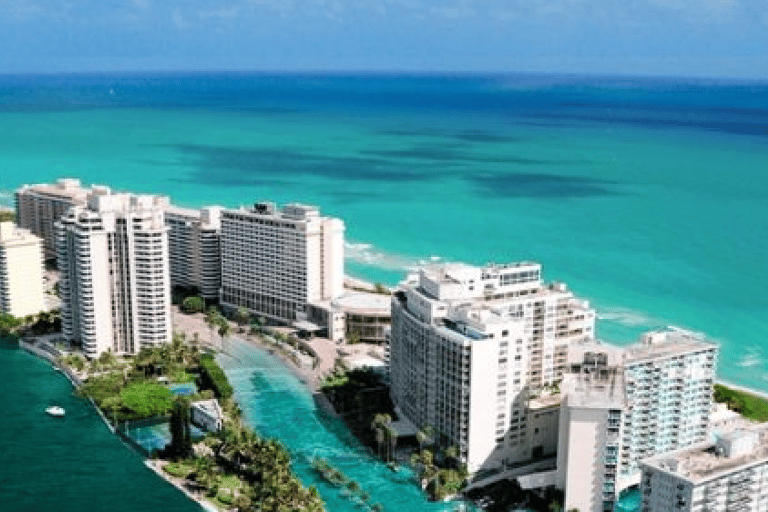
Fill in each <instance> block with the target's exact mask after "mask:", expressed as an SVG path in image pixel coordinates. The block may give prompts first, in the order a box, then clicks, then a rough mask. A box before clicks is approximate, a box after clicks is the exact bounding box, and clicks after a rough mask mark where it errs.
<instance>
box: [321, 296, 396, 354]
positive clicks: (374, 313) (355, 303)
mask: <svg viewBox="0 0 768 512" xmlns="http://www.w3.org/2000/svg"><path fill="white" fill-rule="evenodd" d="M308 311H309V314H308V320H309V321H311V322H314V323H315V324H317V325H318V326H321V327H323V328H325V329H326V331H327V332H328V339H330V340H333V341H336V342H341V341H343V340H345V339H349V338H350V337H351V336H355V337H357V339H358V340H359V341H361V342H364V343H376V344H384V343H386V342H387V335H388V334H389V329H390V325H391V323H392V296H391V295H387V294H381V293H373V292H365V291H359V290H355V291H352V290H345V291H344V293H343V294H342V295H340V296H339V297H336V298H334V299H332V300H326V301H322V302H315V303H312V304H310V305H309V310H308Z"/></svg>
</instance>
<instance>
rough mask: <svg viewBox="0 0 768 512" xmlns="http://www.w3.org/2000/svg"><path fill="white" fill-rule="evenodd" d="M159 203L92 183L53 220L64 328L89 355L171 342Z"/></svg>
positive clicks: (165, 240) (127, 351) (133, 351)
mask: <svg viewBox="0 0 768 512" xmlns="http://www.w3.org/2000/svg"><path fill="white" fill-rule="evenodd" d="M165 206H167V200H166V199H165V198H163V197H157V196H134V195H131V194H109V193H108V192H106V191H103V193H99V192H98V191H97V192H95V193H93V194H91V195H90V196H89V197H88V204H87V206H75V207H73V208H71V209H70V210H69V211H68V212H67V214H66V215H65V216H64V217H63V218H62V219H61V221H59V222H58V223H57V224H56V233H57V250H58V258H57V259H58V265H59V270H60V271H61V280H60V285H59V286H60V291H61V299H62V329H63V334H64V337H65V338H66V339H67V340H68V341H70V342H74V343H77V344H82V347H83V350H84V352H85V353H86V355H87V356H88V357H91V358H93V357H98V356H99V354H101V353H103V352H105V351H111V352H113V353H116V354H136V353H137V352H138V351H139V350H140V349H141V348H142V347H150V346H157V345H159V344H162V343H166V342H170V339H171V314H170V276H169V269H168V228H167V227H166V226H165V224H164V222H163V208H164V207H165Z"/></svg>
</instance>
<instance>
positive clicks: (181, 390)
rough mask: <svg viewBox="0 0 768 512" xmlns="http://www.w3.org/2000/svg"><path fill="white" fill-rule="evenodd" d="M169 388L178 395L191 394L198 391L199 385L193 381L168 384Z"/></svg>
mask: <svg viewBox="0 0 768 512" xmlns="http://www.w3.org/2000/svg"><path fill="white" fill-rule="evenodd" d="M168 389H170V390H171V393H173V394H174V395H176V396H190V395H194V394H195V393H197V386H196V385H195V384H194V383H192V382H190V383H188V384H171V385H170V386H168Z"/></svg>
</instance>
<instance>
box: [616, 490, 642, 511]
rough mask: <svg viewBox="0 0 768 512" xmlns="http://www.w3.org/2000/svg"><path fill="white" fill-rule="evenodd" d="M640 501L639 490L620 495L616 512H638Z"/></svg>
mask: <svg viewBox="0 0 768 512" xmlns="http://www.w3.org/2000/svg"><path fill="white" fill-rule="evenodd" d="M641 504H642V499H641V496H640V490H639V489H631V490H629V491H627V492H625V493H623V494H622V495H621V498H620V499H619V502H618V503H617V506H616V512H640V505H641Z"/></svg>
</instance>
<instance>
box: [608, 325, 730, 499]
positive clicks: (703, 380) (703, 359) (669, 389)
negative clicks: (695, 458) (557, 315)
mask: <svg viewBox="0 0 768 512" xmlns="http://www.w3.org/2000/svg"><path fill="white" fill-rule="evenodd" d="M718 350H719V349H718V346H717V345H716V344H714V343H712V342H708V341H705V340H702V339H700V338H699V337H697V336H695V335H692V334H690V333H687V332H685V331H678V330H669V331H658V332H651V333H647V334H644V335H643V336H642V338H641V340H640V343H638V344H636V345H633V346H631V347H629V348H628V349H627V350H626V351H625V353H624V360H623V363H622V364H623V367H624V379H625V393H626V399H627V411H626V414H625V415H624V420H623V421H624V427H623V435H622V447H621V450H622V453H621V464H620V466H619V475H618V477H619V484H620V485H621V487H622V488H625V487H627V486H629V485H635V484H637V483H638V482H639V475H640V467H639V466H638V461H639V460H640V459H642V458H645V457H650V456H652V455H655V454H657V453H664V452H666V451H670V450H675V449H677V448H681V447H684V446H690V445H692V444H694V443H700V442H702V441H705V440H706V439H707V431H708V427H709V417H710V414H711V413H712V385H713V384H714V379H715V372H716V365H717V354H718Z"/></svg>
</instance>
